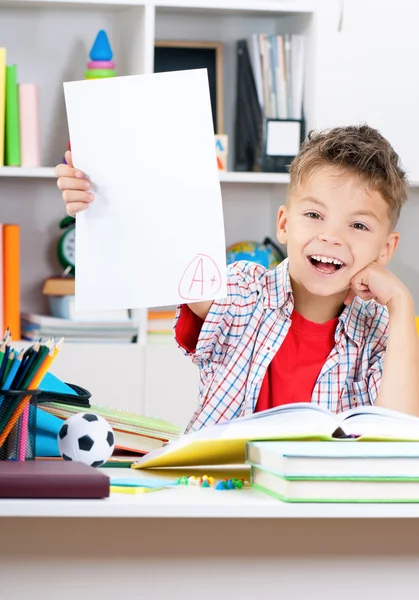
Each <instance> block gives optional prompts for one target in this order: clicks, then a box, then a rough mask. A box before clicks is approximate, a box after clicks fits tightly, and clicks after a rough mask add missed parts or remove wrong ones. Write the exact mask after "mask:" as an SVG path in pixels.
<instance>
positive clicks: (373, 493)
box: [250, 466, 419, 503]
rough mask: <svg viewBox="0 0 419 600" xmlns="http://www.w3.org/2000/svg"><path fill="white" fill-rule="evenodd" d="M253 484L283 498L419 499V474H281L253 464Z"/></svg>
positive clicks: (330, 500) (340, 500)
mask: <svg viewBox="0 0 419 600" xmlns="http://www.w3.org/2000/svg"><path fill="white" fill-rule="evenodd" d="M250 480H251V484H252V487H253V488H255V489H256V490H259V491H261V492H264V493H265V494H268V495H269V496H272V497H273V498H277V499H278V500H281V501H282V502H304V503H308V502H321V503H380V502H381V503H404V502H409V503H413V502H415V503H419V477H409V478H408V477H404V478H403V477H400V478H398V477H392V478H389V477H377V478H373V477H357V478H353V477H335V478H331V477H330V478H324V479H318V478H313V477H293V478H288V477H281V476H279V475H277V474H275V473H272V472H271V471H268V470H266V469H262V468H261V467H258V466H252V467H251V469H250Z"/></svg>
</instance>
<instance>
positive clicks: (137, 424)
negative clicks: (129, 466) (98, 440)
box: [40, 402, 183, 441]
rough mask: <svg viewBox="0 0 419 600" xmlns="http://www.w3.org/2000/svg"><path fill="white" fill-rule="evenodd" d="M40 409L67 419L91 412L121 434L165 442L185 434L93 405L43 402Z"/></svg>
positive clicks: (159, 421)
mask: <svg viewBox="0 0 419 600" xmlns="http://www.w3.org/2000/svg"><path fill="white" fill-rule="evenodd" d="M40 407H41V408H42V410H45V411H46V412H49V413H50V414H53V415H55V416H56V417H60V418H61V419H67V418H68V417H70V416H71V415H73V414H75V413H79V412H90V413H95V414H97V415H100V416H101V417H103V418H104V419H106V420H107V421H108V423H109V424H110V426H111V427H112V428H115V429H118V430H119V431H121V432H126V433H134V434H138V435H144V436H150V437H154V438H158V439H163V440H168V441H169V440H176V439H178V438H179V437H180V436H181V434H182V433H183V431H182V429H181V428H180V427H177V426H176V425H173V424H172V423H168V422H167V421H163V420H162V419H156V418H153V417H147V416H144V415H139V414H137V413H132V412H128V411H124V410H119V409H114V408H110V407H107V406H100V405H93V404H92V405H91V406H90V408H84V407H80V406H71V405H68V404H60V403H58V402H57V403H56V402H43V403H42V404H41V405H40Z"/></svg>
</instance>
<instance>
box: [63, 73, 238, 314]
mask: <svg viewBox="0 0 419 600" xmlns="http://www.w3.org/2000/svg"><path fill="white" fill-rule="evenodd" d="M64 92H65V101H66V108H67V117H68V124H69V130H70V141H71V149H72V154H73V162H74V165H75V166H76V167H77V168H79V169H81V170H82V171H83V172H84V173H86V174H87V175H88V177H89V178H90V180H91V182H92V191H93V193H94V194H95V201H94V202H93V204H91V205H90V206H89V208H88V210H87V211H85V212H82V213H80V214H79V215H77V219H76V272H77V277H76V298H75V299H76V309H77V310H114V309H136V308H147V307H153V306H167V305H176V304H179V303H187V302H195V301H202V300H213V299H216V298H223V297H225V296H226V245H225V237H224V221H223V210H222V202H221V191H220V182H219V173H218V168H217V161H216V153H215V139H214V130H213V120H212V113H211V102H210V93H209V87H208V76H207V71H206V69H197V70H188V71H179V72H169V73H157V74H150V75H135V76H129V77H115V78H109V79H97V80H86V81H76V82H70V83H65V84H64Z"/></svg>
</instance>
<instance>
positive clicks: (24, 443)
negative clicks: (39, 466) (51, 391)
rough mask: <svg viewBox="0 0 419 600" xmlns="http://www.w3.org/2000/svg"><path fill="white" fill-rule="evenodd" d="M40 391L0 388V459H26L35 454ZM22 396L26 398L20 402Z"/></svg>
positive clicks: (22, 398)
mask: <svg viewBox="0 0 419 600" xmlns="http://www.w3.org/2000/svg"><path fill="white" fill-rule="evenodd" d="M40 393H41V390H39V389H36V390H0V403H1V404H0V460H9V459H10V460H27V459H28V458H33V457H34V456H35V446H36V416H37V398H38V396H39V395H40ZM25 399H27V402H23V401H24V400H25ZM25 407H26V408H25Z"/></svg>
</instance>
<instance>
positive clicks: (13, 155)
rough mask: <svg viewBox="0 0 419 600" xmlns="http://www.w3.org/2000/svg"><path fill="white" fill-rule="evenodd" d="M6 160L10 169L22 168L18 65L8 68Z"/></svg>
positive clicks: (8, 66) (5, 162)
mask: <svg viewBox="0 0 419 600" xmlns="http://www.w3.org/2000/svg"><path fill="white" fill-rule="evenodd" d="M4 149H5V153H4V154H5V160H4V164H5V165H7V166H9V167H20V126H19V90H18V83H17V67H16V65H7V66H6V118H5V146H4Z"/></svg>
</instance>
